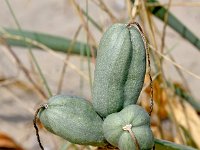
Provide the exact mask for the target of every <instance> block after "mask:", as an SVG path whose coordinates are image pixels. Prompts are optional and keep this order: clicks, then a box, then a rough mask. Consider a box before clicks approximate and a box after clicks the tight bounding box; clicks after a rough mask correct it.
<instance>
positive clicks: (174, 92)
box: [0, 0, 200, 150]
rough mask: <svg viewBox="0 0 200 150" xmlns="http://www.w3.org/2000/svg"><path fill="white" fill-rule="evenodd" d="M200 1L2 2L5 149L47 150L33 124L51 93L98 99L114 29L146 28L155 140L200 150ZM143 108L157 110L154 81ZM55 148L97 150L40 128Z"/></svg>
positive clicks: (0, 83)
mask: <svg viewBox="0 0 200 150" xmlns="http://www.w3.org/2000/svg"><path fill="white" fill-rule="evenodd" d="M199 7H200V2H199V0H187V1H186V0H159V2H158V1H156V0H135V1H134V0H132V1H130V0H109V1H106V0H104V1H103V0H60V1H56V0H42V1H39V0H34V1H33V0H28V1H27V0H18V1H9V0H1V1H0V94H1V96H0V149H3V147H5V148H10V149H11V148H14V149H16V150H22V149H27V150H36V149H39V147H38V144H37V140H36V136H35V131H34V129H33V125H32V119H33V115H34V112H35V110H36V108H37V107H38V106H39V105H40V104H41V103H44V102H45V101H46V100H47V99H48V97H50V96H51V95H55V94H59V93H63V94H68V95H78V96H82V97H85V98H86V99H88V100H91V89H92V81H93V72H94V69H95V58H96V50H97V48H98V43H99V40H100V38H101V36H102V34H103V32H104V31H105V30H106V29H107V27H108V26H110V25H112V24H113V23H117V22H121V23H128V22H129V21H130V20H134V21H137V22H139V23H140V24H141V26H142V28H143V30H144V32H145V35H146V37H147V39H148V42H149V47H150V55H151V67H152V77H153V80H154V83H153V88H154V102H155V103H154V111H153V114H152V116H151V121H152V122H151V125H152V130H153V132H154V135H155V137H157V138H160V139H165V140H169V141H172V142H175V143H179V144H183V145H189V146H192V147H194V148H196V149H200V142H199V139H200V128H199V127H200V118H199V114H200V96H199V89H200V69H199V66H200V59H199V58H200V53H199V51H200V39H199V37H200V30H199V23H200V9H199ZM139 104H141V105H142V106H143V107H145V108H146V109H147V110H148V109H149V79H148V76H147V77H146V79H145V84H144V88H143V91H142V93H141V96H140V101H139ZM40 133H41V139H42V142H43V145H44V146H45V148H46V149H49V150H55V149H56V150H57V149H60V150H64V149H95V148H92V147H90V146H77V145H74V144H71V143H69V142H66V141H64V140H62V139H60V138H58V137H56V136H54V135H52V134H50V133H48V132H47V131H46V130H45V129H43V128H42V125H41V126H40Z"/></svg>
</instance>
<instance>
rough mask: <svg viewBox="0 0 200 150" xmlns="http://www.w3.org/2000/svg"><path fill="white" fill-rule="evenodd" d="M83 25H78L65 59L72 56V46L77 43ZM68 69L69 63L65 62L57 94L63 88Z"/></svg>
mask: <svg viewBox="0 0 200 150" xmlns="http://www.w3.org/2000/svg"><path fill="white" fill-rule="evenodd" d="M81 27H82V26H81V25H80V26H79V27H78V29H77V31H76V33H75V35H74V38H73V40H72V42H71V43H70V46H69V49H68V50H67V53H66V57H65V61H68V60H69V58H70V53H71V51H72V48H73V46H74V43H75V41H76V39H77V36H78V34H79V32H80V30H81ZM66 69H67V64H66V63H64V65H63V68H62V72H61V75H60V79H59V83H58V89H57V94H59V93H60V92H61V88H62V84H63V79H64V75H65V71H66Z"/></svg>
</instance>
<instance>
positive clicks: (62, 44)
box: [0, 28, 90, 56]
mask: <svg viewBox="0 0 200 150" xmlns="http://www.w3.org/2000/svg"><path fill="white" fill-rule="evenodd" d="M4 29H5V30H6V31H7V32H8V33H9V34H12V35H18V36H21V37H26V38H29V39H31V40H34V41H37V42H39V43H42V44H44V45H46V46H47V47H49V48H51V49H53V50H55V51H60V52H64V53H66V51H67V49H68V48H69V47H70V43H71V40H70V39H67V38H63V37H58V36H53V35H49V34H44V33H37V32H30V31H24V30H22V31H19V30H16V29H8V28H4ZM2 35H3V33H2V32H1V31H0V37H1V36H2ZM6 40H7V42H8V44H9V45H12V46H21V47H26V46H27V43H26V42H25V41H24V40H17V39H9V38H7V39H6ZM33 47H34V46H33ZM81 47H86V50H85V52H84V53H83V55H85V56H86V55H87V53H86V51H90V49H89V47H88V46H87V44H85V43H81V42H75V43H74V46H73V48H72V51H71V53H73V54H80V50H81Z"/></svg>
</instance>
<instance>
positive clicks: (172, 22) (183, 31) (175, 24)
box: [148, 0, 200, 50]
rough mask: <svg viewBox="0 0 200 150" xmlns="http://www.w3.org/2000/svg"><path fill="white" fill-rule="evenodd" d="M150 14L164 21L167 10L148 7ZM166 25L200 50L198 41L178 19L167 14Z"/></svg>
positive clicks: (199, 40) (152, 1) (152, 0)
mask: <svg viewBox="0 0 200 150" xmlns="http://www.w3.org/2000/svg"><path fill="white" fill-rule="evenodd" d="M148 2H149V3H154V2H156V3H157V2H158V1H157V0H148ZM149 10H150V11H151V13H152V14H154V15H155V16H156V17H158V18H159V19H160V20H162V21H164V18H165V13H166V12H167V10H166V9H165V8H164V7H161V6H157V7H150V9H149ZM167 24H168V25H169V26H170V27H171V28H173V29H174V30H175V31H176V32H178V33H179V34H180V35H181V36H182V37H183V38H185V39H186V40H188V41H189V42H190V43H191V44H193V45H194V46H195V47H196V48H197V49H198V50H200V39H199V38H198V37H197V36H196V35H195V34H194V33H192V32H191V31H190V29H189V28H187V27H186V26H185V25H184V24H183V23H182V22H181V21H180V20H179V19H178V18H176V17H175V16H174V15H173V14H172V13H170V12H169V14H168V19H167Z"/></svg>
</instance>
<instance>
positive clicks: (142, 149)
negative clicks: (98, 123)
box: [103, 105, 154, 150]
mask: <svg viewBox="0 0 200 150" xmlns="http://www.w3.org/2000/svg"><path fill="white" fill-rule="evenodd" d="M103 132H104V136H105V138H106V140H107V141H108V142H109V143H110V144H112V145H113V146H117V147H119V148H120V150H148V149H149V150H150V149H151V148H152V147H153V145H154V137H153V133H152V131H151V128H150V117H149V115H148V113H147V112H146V111H145V110H144V109H143V108H142V107H140V106H138V105H129V106H127V107H126V108H124V109H122V110H121V111H120V112H118V113H113V114H111V115H109V116H107V117H106V119H105V120H104V123H103Z"/></svg>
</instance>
